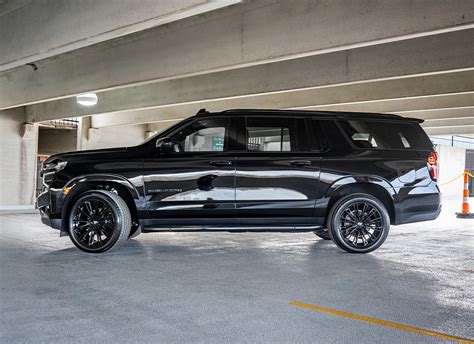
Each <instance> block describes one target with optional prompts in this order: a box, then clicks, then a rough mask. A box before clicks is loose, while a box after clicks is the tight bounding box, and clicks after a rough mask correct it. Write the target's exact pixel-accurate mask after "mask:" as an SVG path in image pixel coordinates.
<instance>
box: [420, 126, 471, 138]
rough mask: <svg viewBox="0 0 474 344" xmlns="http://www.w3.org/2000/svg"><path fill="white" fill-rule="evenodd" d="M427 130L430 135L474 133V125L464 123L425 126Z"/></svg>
mask: <svg viewBox="0 0 474 344" xmlns="http://www.w3.org/2000/svg"><path fill="white" fill-rule="evenodd" d="M425 131H426V133H427V134H428V135H430V136H436V135H473V134H474V125H462V126H457V127H454V126H447V127H437V128H425Z"/></svg>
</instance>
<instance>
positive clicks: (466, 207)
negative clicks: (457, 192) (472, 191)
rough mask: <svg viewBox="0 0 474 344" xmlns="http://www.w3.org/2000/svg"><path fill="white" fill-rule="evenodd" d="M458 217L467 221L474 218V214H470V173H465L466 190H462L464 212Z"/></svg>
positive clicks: (457, 215)
mask: <svg viewBox="0 0 474 344" xmlns="http://www.w3.org/2000/svg"><path fill="white" fill-rule="evenodd" d="M456 217H459V218H463V219H467V218H474V213H470V212H469V171H467V170H466V171H464V189H463V190H462V211H461V212H460V213H456Z"/></svg>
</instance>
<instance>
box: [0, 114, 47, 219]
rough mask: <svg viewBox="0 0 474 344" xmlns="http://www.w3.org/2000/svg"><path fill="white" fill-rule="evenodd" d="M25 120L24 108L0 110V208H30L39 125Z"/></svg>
mask: <svg viewBox="0 0 474 344" xmlns="http://www.w3.org/2000/svg"><path fill="white" fill-rule="evenodd" d="M25 119H26V116H25V110H24V108H16V109H10V110H3V111H0V156H1V159H2V163H1V164H0V211H5V210H6V211H8V210H17V209H25V208H33V204H34V197H35V183H36V178H35V175H36V155H37V143H38V127H37V125H31V124H25Z"/></svg>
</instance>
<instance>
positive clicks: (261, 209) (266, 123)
mask: <svg viewBox="0 0 474 344" xmlns="http://www.w3.org/2000/svg"><path fill="white" fill-rule="evenodd" d="M245 120H246V122H245V127H244V132H243V133H240V135H239V139H241V140H242V139H243V140H244V142H245V146H246V152H243V153H239V154H237V166H236V195H235V196H236V214H237V217H238V221H239V223H241V224H251V225H268V224H269V223H278V224H279V225H282V224H313V222H312V216H313V210H314V206H315V200H316V198H317V189H318V181H319V165H320V158H319V157H318V156H317V155H315V154H314V152H313V151H312V145H311V142H310V137H309V134H308V129H307V123H306V122H307V121H308V119H307V118H305V117H299V116H289V117H275V116H248V117H246V119H245Z"/></svg>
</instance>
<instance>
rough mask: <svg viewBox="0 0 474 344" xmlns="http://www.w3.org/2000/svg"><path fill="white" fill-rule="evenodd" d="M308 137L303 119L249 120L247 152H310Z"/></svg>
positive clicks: (273, 118)
mask: <svg viewBox="0 0 474 344" xmlns="http://www.w3.org/2000/svg"><path fill="white" fill-rule="evenodd" d="M308 150H309V146H308V135H307V132H306V124H305V120H304V119H303V118H275V117H265V118H258V117H257V118H255V117H249V118H247V151H252V152H302V151H308Z"/></svg>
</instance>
